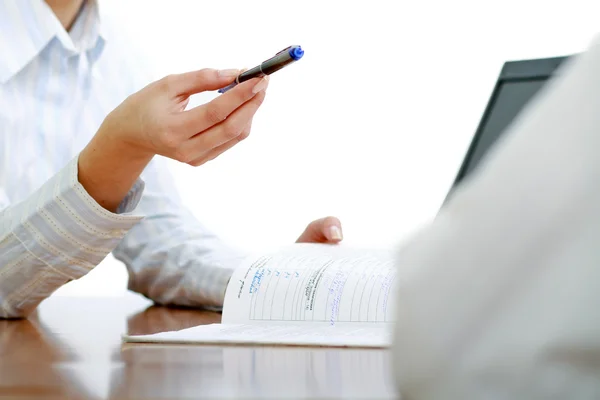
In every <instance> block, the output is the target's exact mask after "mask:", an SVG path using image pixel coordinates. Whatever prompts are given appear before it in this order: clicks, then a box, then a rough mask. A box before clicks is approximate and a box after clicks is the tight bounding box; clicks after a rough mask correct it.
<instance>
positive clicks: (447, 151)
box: [56, 0, 600, 295]
mask: <svg viewBox="0 0 600 400" xmlns="http://www.w3.org/2000/svg"><path fill="white" fill-rule="evenodd" d="M594 3H595V2H593V1H570V2H560V3H559V2H548V1H517V0H510V1H506V0H503V1H491V0H486V1H479V2H469V1H426V0H420V1H392V0H386V1H378V0H371V1H350V0H346V1H332V0H320V1H318V0H317V1H308V0H303V1H284V0H263V1H260V2H253V1H234V0H230V1H220V0H219V1H198V0H187V1H186V0H169V1H157V0H156V1H155V0H128V1H123V0H119V1H116V0H104V1H102V2H101V4H102V5H103V7H104V9H105V11H108V12H110V13H115V15H116V16H118V17H119V18H120V19H121V21H123V23H122V26H121V27H122V28H123V30H124V36H123V40H131V46H133V47H137V48H139V49H140V50H141V51H142V52H144V53H145V54H146V56H148V61H147V66H148V69H149V70H151V72H152V73H154V74H155V76H156V77H161V76H163V75H167V74H170V73H177V72H183V71H188V70H194V69H199V68H203V67H212V68H232V67H233V68H238V67H239V68H241V67H248V68H250V67H253V66H255V65H256V64H258V63H260V62H261V61H263V60H265V59H267V58H269V57H270V56H272V55H274V54H275V53H276V52H277V51H279V50H281V49H283V48H284V47H287V46H289V45H291V44H300V45H302V47H303V48H304V50H305V52H306V53H305V56H304V58H303V59H302V60H301V61H300V62H298V63H297V64H295V65H292V66H290V67H288V68H286V69H284V70H282V71H280V72H278V73H277V74H275V75H273V76H272V79H271V84H270V87H269V90H268V95H267V99H266V101H265V103H264V105H263V107H262V108H261V110H260V111H259V114H258V115H257V117H256V118H255V120H254V123H253V130H252V134H251V136H250V137H249V139H248V140H247V141H245V142H243V143H242V144H240V145H238V146H236V147H235V148H234V149H232V150H230V151H229V152H228V153H226V154H224V155H222V156H221V157H220V158H218V159H217V160H216V161H214V162H212V163H210V164H208V165H204V166H202V167H199V168H192V167H189V166H185V165H181V164H176V163H172V169H173V173H174V177H175V179H176V182H177V184H178V186H179V187H180V189H181V193H182V195H183V197H184V199H185V203H186V205H187V206H189V207H191V208H192V210H193V211H194V213H195V214H196V215H197V216H198V218H200V219H201V220H202V221H203V222H204V223H205V224H207V225H208V226H210V227H211V228H212V229H214V230H215V231H217V232H218V233H219V234H221V235H222V236H223V237H224V238H225V239H227V240H230V241H231V242H233V243H235V244H237V245H239V246H241V247H243V248H245V249H248V250H254V251H257V250H262V249H266V248H271V247H275V246H279V245H285V244H288V243H291V242H293V241H295V239H296V237H297V236H298V235H299V234H300V233H301V232H302V231H303V229H304V227H305V226H306V224H307V223H308V222H310V221H311V220H313V219H316V218H320V217H322V216H326V215H335V216H338V217H339V218H340V219H341V220H342V224H343V230H344V234H345V243H346V244H347V245H349V246H360V247H382V246H384V247H388V246H394V245H396V244H397V243H398V242H399V241H400V240H402V239H403V238H406V237H407V235H409V234H410V233H411V232H412V231H414V230H415V229H416V228H417V227H418V226H419V225H421V224H423V223H425V222H426V221H427V220H429V219H430V218H432V217H433V216H434V215H435V214H436V212H437V210H438V209H439V207H440V205H441V204H442V202H443V200H444V197H445V195H446V194H447V192H448V189H449V188H450V186H451V184H452V181H453V179H454V177H455V174H456V172H457V169H458V167H459V165H460V163H461V161H462V158H463V156H464V154H465V151H466V149H467V146H468V145H469V142H470V140H471V138H472V135H473V132H474V130H475V128H476V127H477V124H478V123H479V119H480V117H481V113H482V112H483V109H484V107H485V105H486V102H487V100H488V98H489V95H490V93H491V90H492V88H493V86H494V84H495V81H496V78H497V76H498V73H499V71H500V69H501V67H502V64H503V63H504V62H505V61H507V60H518V59H526V58H539V57H553V56H558V55H565V54H571V53H575V52H579V51H582V50H584V49H585V48H586V46H587V45H588V43H589V42H590V40H591V39H592V37H593V36H594V35H595V34H596V31H597V30H599V29H598V26H599V25H600V24H599V21H600V18H599V17H598V15H600V14H599V13H598V9H597V8H598V7H597V6H596V5H595V4H594ZM125 38H128V39H125ZM132 73H136V71H132ZM210 98H212V97H211V96H210V95H206V96H202V95H201V96H198V97H197V98H194V101H193V102H192V105H196V104H199V103H201V102H204V101H206V100H208V99H210ZM126 279H127V275H126V272H125V268H124V267H123V266H122V265H121V264H120V263H118V262H116V261H114V259H113V258H112V257H109V258H107V260H106V261H105V262H103V263H102V264H101V265H100V266H98V267H97V268H96V269H95V270H94V271H92V272H91V273H89V274H88V275H87V276H86V277H84V278H82V279H80V280H79V281H77V282H72V283H71V284H69V285H67V286H65V287H63V288H61V289H60V290H59V291H58V292H57V293H56V295H98V294H102V295H120V294H122V293H123V292H124V291H125V290H126Z"/></svg>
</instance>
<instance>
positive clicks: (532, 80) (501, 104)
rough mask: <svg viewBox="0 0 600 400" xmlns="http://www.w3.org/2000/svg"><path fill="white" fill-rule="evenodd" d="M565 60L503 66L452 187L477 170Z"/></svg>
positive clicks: (544, 60) (556, 58) (536, 61)
mask: <svg viewBox="0 0 600 400" xmlns="http://www.w3.org/2000/svg"><path fill="white" fill-rule="evenodd" d="M566 58H567V57H555V58H545V59H537V60H524V61H511V62H507V63H505V64H504V67H503V68H502V72H501V73H500V76H499V77H498V80H497V82H496V86H495V87H494V91H493V93H492V95H491V97H490V99H489V101H488V104H487V107H486V109H485V112H484V114H483V116H482V118H481V122H480V123H479V127H478V128H477V131H476V132H475V135H474V137H473V140H472V142H471V145H470V146H469V149H468V151H467V154H466V156H465V158H464V160H463V163H462V166H461V168H460V170H459V172H458V175H457V177H456V180H455V182H454V185H453V187H454V186H456V185H458V184H459V183H460V181H462V180H463V179H464V178H465V177H466V176H467V175H468V174H469V173H470V172H471V171H472V170H473V169H475V168H476V167H477V165H478V164H479V162H480V161H481V159H482V158H483V157H484V156H485V154H486V152H487V151H488V150H489V149H490V147H492V146H493V144H494V143H495V142H496V140H497V139H498V138H499V137H500V136H501V135H502V133H503V132H504V131H505V129H506V128H507V127H508V125H509V124H510V123H511V122H512V121H513V119H514V118H515V117H516V116H517V115H518V114H519V113H520V111H521V110H522V109H523V108H524V107H525V105H526V104H527V103H528V102H529V101H530V100H531V98H532V97H534V96H535V94H536V93H537V92H538V91H539V90H540V89H541V88H542V87H543V86H544V84H545V83H546V82H547V81H548V79H549V78H550V77H551V76H552V74H553V73H554V72H555V70H556V69H557V68H558V66H559V65H560V64H561V63H562V62H563V61H564V60H565V59H566Z"/></svg>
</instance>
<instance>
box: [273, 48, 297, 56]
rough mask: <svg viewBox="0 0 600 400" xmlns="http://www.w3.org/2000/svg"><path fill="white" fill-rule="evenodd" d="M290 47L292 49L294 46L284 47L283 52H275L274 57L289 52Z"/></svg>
mask: <svg viewBox="0 0 600 400" xmlns="http://www.w3.org/2000/svg"><path fill="white" fill-rule="evenodd" d="M292 47H294V46H288V47H286V48H285V49H283V50H281V51H279V52H277V54H275V55H276V56H278V55H279V54H281V53H284V52H286V51H288V50H289V49H291V48H292Z"/></svg>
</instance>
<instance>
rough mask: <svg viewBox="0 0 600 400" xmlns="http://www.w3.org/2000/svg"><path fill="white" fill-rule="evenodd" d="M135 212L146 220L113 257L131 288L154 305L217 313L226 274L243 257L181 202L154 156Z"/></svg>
mask: <svg viewBox="0 0 600 400" xmlns="http://www.w3.org/2000/svg"><path fill="white" fill-rule="evenodd" d="M142 177H143V180H144V182H145V192H144V195H143V196H142V198H141V200H140V202H139V204H138V207H137V211H138V212H140V213H142V214H144V215H145V218H144V220H143V221H141V222H140V223H139V224H137V225H136V226H135V227H134V228H133V229H132V230H131V231H130V232H129V233H128V234H127V235H126V236H125V237H124V239H123V240H122V241H121V242H120V243H119V245H118V246H117V248H116V249H115V251H114V252H113V255H114V256H115V258H116V259H118V260H121V261H123V262H124V264H125V265H126V267H127V269H128V272H129V284H128V287H129V289H130V290H133V291H135V292H138V293H140V294H142V295H144V296H146V297H148V298H149V299H151V300H153V301H154V302H156V303H158V304H165V305H180V306H190V307H200V308H208V309H216V310H218V309H220V308H221V307H222V305H223V300H224V295H225V290H226V288H227V284H228V282H229V279H230V278H231V275H232V273H233V271H234V269H236V267H237V266H238V265H239V263H240V261H241V260H242V259H243V258H245V257H246V256H247V254H244V253H243V252H241V251H239V250H237V249H235V248H233V247H230V246H228V245H227V244H226V243H225V242H223V241H222V240H221V239H220V238H219V237H218V236H217V235H215V234H214V233H213V232H212V231H211V230H209V229H208V228H207V227H206V226H204V225H203V224H202V223H200V222H199V220H198V219H197V218H196V217H195V216H194V215H193V214H192V213H191V212H190V210H189V209H187V208H186V207H185V206H184V205H183V204H182V202H181V200H180V198H179V195H178V194H177V189H176V187H175V185H174V184H173V177H172V175H171V174H170V173H169V168H168V165H167V162H166V160H165V159H164V158H162V157H158V156H157V157H155V158H154V159H153V161H152V162H151V163H150V165H149V166H148V167H147V168H146V170H145V171H144V173H143V174H142Z"/></svg>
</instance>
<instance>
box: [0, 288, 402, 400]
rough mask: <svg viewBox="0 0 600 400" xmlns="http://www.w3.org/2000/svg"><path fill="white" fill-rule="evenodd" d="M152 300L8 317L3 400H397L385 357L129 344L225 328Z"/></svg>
mask: <svg viewBox="0 0 600 400" xmlns="http://www.w3.org/2000/svg"><path fill="white" fill-rule="evenodd" d="M220 319H221V316H220V314H219V313H214V312H207V311H199V310H191V309H177V308H167V307H157V306H153V305H152V303H150V302H149V301H148V300H146V299H145V298H143V297H141V296H138V295H135V294H128V295H127V296H125V297H122V298H115V297H112V298H110V297H107V298H86V297H82V298H76V297H51V298H49V299H48V300H46V301H45V302H43V303H42V304H41V305H40V307H39V308H38V310H37V311H36V313H35V314H34V315H32V316H31V317H29V318H28V319H26V320H14V321H7V320H0V398H2V399H4V398H10V399H14V398H18V399H22V398H31V399H38V398H39V399H48V398H57V399H64V398H81V399H88V398H89V399H104V398H110V399H198V398H211V399H212V398H255V399H265V398H274V399H284V398H364V399H380V398H396V397H397V396H396V391H395V389H394V383H393V380H392V379H391V375H390V370H391V368H390V365H389V361H390V360H389V357H388V352H387V351H384V350H362V349H328V348H301V347H247V346H199V345H193V346H176V345H155V344H150V345H148V344H133V345H132V344H124V343H122V342H121V334H123V333H125V332H127V333H130V334H148V333H156V332H161V331H167V330H176V329H182V328H187V327H191V326H196V325H201V324H206V323H212V322H218V321H220Z"/></svg>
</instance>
